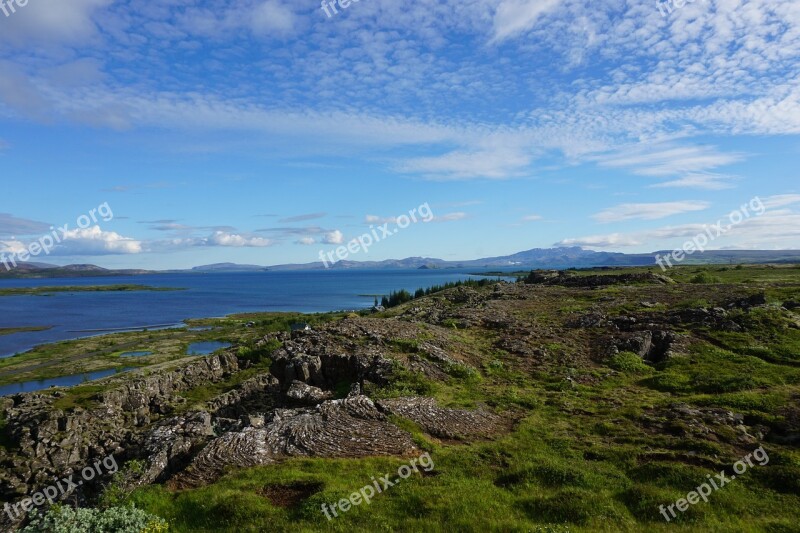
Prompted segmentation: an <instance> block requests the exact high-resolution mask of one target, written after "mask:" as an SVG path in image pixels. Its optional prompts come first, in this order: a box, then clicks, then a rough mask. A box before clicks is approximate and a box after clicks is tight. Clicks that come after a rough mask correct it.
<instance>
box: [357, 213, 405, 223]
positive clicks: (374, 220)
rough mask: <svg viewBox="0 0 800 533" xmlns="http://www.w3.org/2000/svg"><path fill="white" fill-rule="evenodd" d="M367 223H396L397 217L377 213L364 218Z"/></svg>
mask: <svg viewBox="0 0 800 533" xmlns="http://www.w3.org/2000/svg"><path fill="white" fill-rule="evenodd" d="M364 223H365V224H396V223H397V217H386V218H383V217H379V216H377V215H367V216H366V217H365V218H364Z"/></svg>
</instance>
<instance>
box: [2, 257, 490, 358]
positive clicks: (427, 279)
mask: <svg viewBox="0 0 800 533" xmlns="http://www.w3.org/2000/svg"><path fill="white" fill-rule="evenodd" d="M473 271H474V270H473ZM469 272H470V271H466V270H464V271H457V270H324V271H313V272H236V273H213V274H200V273H175V274H149V275H143V276H113V277H99V278H59V279H10V280H0V287H42V286H76V285H77V286H88V285H116V284H137V285H149V286H153V287H173V288H183V289H186V290H182V291H159V292H152V291H145V292H77V293H55V294H53V295H50V296H3V297H0V317H2V318H0V328H18V327H27V326H52V328H51V329H49V330H47V331H34V332H24V333H15V334H12V335H4V336H0V358H2V357H8V356H10V355H14V354H15V353H19V352H23V351H27V350H30V349H31V348H33V347H34V346H36V345H39V344H43V343H50V342H56V341H62V340H68V339H74V338H79V337H86V336H90V335H98V334H102V333H110V332H117V331H125V330H130V329H132V328H139V329H141V328H144V327H151V328H152V327H166V326H179V325H181V324H182V322H183V321H184V320H186V319H190V318H208V317H221V316H225V315H229V314H233V313H250V312H258V311H273V312H274V311H296V312H301V313H317V312H327V311H338V310H343V309H366V308H369V307H371V306H372V305H373V297H372V296H363V295H368V294H388V293H389V292H391V291H393V290H399V289H406V290H409V291H412V292H413V291H414V290H416V289H418V288H420V287H430V286H431V285H439V284H442V283H446V282H449V281H458V280H464V279H468V278H475V277H479V276H471V275H470V273H469ZM379 299H380V298H379Z"/></svg>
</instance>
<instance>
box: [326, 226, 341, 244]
mask: <svg viewBox="0 0 800 533" xmlns="http://www.w3.org/2000/svg"><path fill="white" fill-rule="evenodd" d="M322 242H323V243H325V244H342V243H343V242H344V234H343V233H342V232H341V231H339V230H338V229H337V230H336V231H331V232H330V233H326V234H325V236H324V237H323V238H322Z"/></svg>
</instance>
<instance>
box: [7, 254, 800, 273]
mask: <svg viewBox="0 0 800 533" xmlns="http://www.w3.org/2000/svg"><path fill="white" fill-rule="evenodd" d="M670 252H671V251H661V252H653V253H650V254H623V253H613V252H595V251H593V250H584V249H583V248H579V247H569V248H566V247H565V248H535V249H533V250H527V251H524V252H519V253H516V254H512V255H505V256H500V257H487V258H484V259H473V260H468V261H445V260H444V259H436V258H431V257H409V258H406V259H388V260H385V261H339V262H338V263H334V264H333V265H331V267H330V268H331V269H333V270H355V269H387V270H388V269H448V268H453V269H455V268H457V269H519V270H525V269H536V268H553V269H559V268H590V267H602V266H620V267H621V266H648V265H652V266H655V258H656V256H657V255H662V256H664V255H667V254H669V253H670ZM739 263H743V264H752V263H800V250H710V251H707V252H703V253H695V254H693V255H690V256H687V259H686V260H685V261H683V263H681V264H684V265H697V264H739ZM323 269H325V266H324V265H323V264H322V263H321V262H316V263H305V264H288V265H275V266H270V267H267V266H259V265H239V264H236V263H216V264H213V265H204V266H197V267H194V268H192V269H190V270H170V271H167V272H195V273H214V272H265V271H273V272H275V271H297V270H323ZM153 273H156V272H155V271H149V270H109V269H105V268H101V267H98V266H95V265H68V266H63V267H62V266H57V265H48V264H45V263H20V264H19V265H18V267H17V268H15V269H13V270H11V271H10V272H8V271H6V270H5V268H3V267H2V266H0V278H58V277H97V276H122V275H139V274H153Z"/></svg>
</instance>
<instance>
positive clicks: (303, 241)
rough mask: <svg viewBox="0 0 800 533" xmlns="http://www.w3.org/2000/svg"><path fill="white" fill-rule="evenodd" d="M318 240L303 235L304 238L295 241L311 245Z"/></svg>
mask: <svg viewBox="0 0 800 533" xmlns="http://www.w3.org/2000/svg"><path fill="white" fill-rule="evenodd" d="M316 242H317V240H316V239H314V238H313V237H303V238H302V239H298V240H297V241H295V244H301V245H303V246H311V245H312V244H316Z"/></svg>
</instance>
